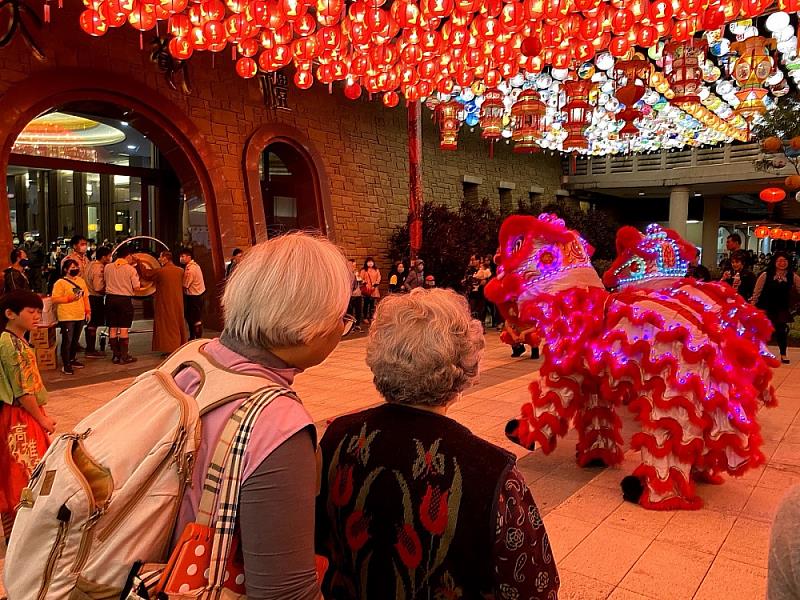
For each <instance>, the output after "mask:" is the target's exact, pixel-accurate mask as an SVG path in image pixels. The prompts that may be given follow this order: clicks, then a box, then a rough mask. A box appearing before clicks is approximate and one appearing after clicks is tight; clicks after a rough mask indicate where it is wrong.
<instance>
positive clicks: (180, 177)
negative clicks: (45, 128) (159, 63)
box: [0, 68, 233, 328]
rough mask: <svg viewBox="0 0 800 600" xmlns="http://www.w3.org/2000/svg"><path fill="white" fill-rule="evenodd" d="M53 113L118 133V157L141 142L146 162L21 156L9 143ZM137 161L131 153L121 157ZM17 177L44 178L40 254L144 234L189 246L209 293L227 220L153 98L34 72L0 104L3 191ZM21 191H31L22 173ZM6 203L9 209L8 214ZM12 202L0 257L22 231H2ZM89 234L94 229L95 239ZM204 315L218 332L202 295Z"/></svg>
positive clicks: (205, 150) (168, 109)
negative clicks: (73, 239)
mask: <svg viewBox="0 0 800 600" xmlns="http://www.w3.org/2000/svg"><path fill="white" fill-rule="evenodd" d="M53 111H58V112H60V113H62V114H64V115H67V117H69V118H74V117H80V118H86V119H88V120H90V121H93V122H94V123H100V124H103V125H105V126H110V127H111V128H112V129H116V130H118V131H122V132H123V133H125V140H124V141H121V142H119V143H121V144H122V146H121V147H120V148H119V149H120V150H122V152H119V153H118V154H124V153H125V150H130V149H128V148H127V146H129V145H130V146H138V145H139V144H140V142H143V143H148V144H151V145H152V147H151V148H150V151H149V154H148V153H145V154H146V155H147V156H144V157H139V159H141V160H139V159H136V160H133V158H131V156H129V157H128V158H127V159H126V160H127V163H126V164H120V160H118V159H119V156H118V157H117V158H114V157H111V159H110V160H106V161H98V160H95V157H94V156H90V155H89V154H86V156H83V155H82V154H81V153H80V152H78V153H72V154H69V153H68V154H66V155H64V156H58V155H57V153H56V155H52V154H53V153H52V152H41V151H39V150H36V149H34V150H33V151H26V150H25V149H24V148H23V149H21V148H20V146H19V145H18V144H17V142H18V138H19V137H20V134H21V133H23V131H24V130H25V128H26V127H27V126H28V125H29V124H30V123H31V122H32V121H34V120H35V119H37V117H41V116H42V115H48V114H51V113H52V112H53ZM129 140H130V141H129ZM23 145H24V144H23ZM29 145H30V144H29ZM34 145H35V144H34ZM137 152H138V150H131V151H130V152H128V154H129V155H131V154H136V153H137ZM48 154H50V155H48ZM137 161H139V162H137ZM26 169H27V170H29V171H31V170H33V171H37V170H38V171H40V172H42V171H50V173H47V174H46V175H42V174H41V173H39V174H38V179H37V185H36V192H37V194H39V196H38V199H39V200H41V202H42V203H41V204H40V205H39V207H40V208H42V210H50V211H51V214H49V215H40V217H41V218H40V222H39V224H37V227H40V225H41V228H42V230H43V231H44V230H46V231H47V236H48V238H47V242H48V244H49V243H52V242H53V241H56V242H58V240H59V238H62V240H63V238H64V237H67V234H69V233H70V232H71V231H73V230H74V233H81V234H83V235H86V237H93V236H92V235H90V234H93V233H96V234H97V238H99V240H103V239H108V240H109V241H112V240H116V238H117V237H127V236H129V235H133V234H134V233H141V234H146V233H148V232H149V233H150V234H151V235H156V236H157V237H161V236H163V237H166V238H168V239H166V240H164V241H167V242H168V243H169V244H170V245H171V246H172V245H177V244H184V243H188V244H189V245H191V246H192V247H193V249H194V250H195V254H196V258H197V260H198V262H199V263H200V264H201V267H202V268H203V272H204V275H205V277H206V284H207V288H208V289H211V290H213V289H215V287H216V282H217V281H219V280H221V279H222V274H223V269H224V261H223V253H222V243H221V235H220V231H231V230H233V227H232V217H231V215H230V214H219V213H218V211H217V206H216V199H217V193H218V192H217V191H222V192H224V190H225V189H226V186H225V185H224V183H223V181H222V180H221V174H220V168H219V166H218V165H217V159H216V158H215V156H214V153H213V152H212V150H211V148H210V147H209V146H208V145H207V144H206V142H205V140H204V138H203V136H202V134H201V133H200V132H199V131H198V129H197V127H196V125H195V124H194V123H193V122H192V121H191V120H190V119H189V118H188V117H187V116H186V115H185V114H184V113H183V112H182V111H181V110H180V109H179V108H178V107H177V106H176V105H174V104H173V103H172V102H171V101H170V100H168V99H167V98H165V97H163V96H161V95H160V94H159V93H158V92H156V91H154V90H152V89H148V88H147V87H145V86H143V85H141V84H139V83H137V82H135V81H132V80H131V79H130V78H124V77H121V76H120V75H116V74H113V73H97V72H91V73H90V72H87V71H86V70H80V69H69V68H59V69H56V70H47V71H41V72H38V73H36V74H34V75H32V76H31V77H29V78H28V79H26V80H23V81H22V82H19V83H17V84H15V85H14V86H12V87H11V88H10V89H9V90H8V91H7V92H6V93H5V94H3V95H2V96H1V97H0V175H2V176H4V177H5V181H6V185H7V186H8V185H9V184H13V185H14V186H15V188H16V187H18V186H19V185H20V181H19V179H16V177H17V175H21V176H22V177H21V180H22V184H23V185H25V183H26V181H25V177H24V176H25V173H24V172H22V171H24V170H26ZM126 169H127V170H126ZM61 171H65V172H67V173H68V174H63V173H60V172H61ZM54 177H55V178H56V179H58V178H59V177H61V181H60V183H59V182H58V181H56V183H55V186H54V188H53V190H54V192H55V194H56V196H57V199H56V200H55V201H53V203H52V204H48V203H49V202H50V199H49V198H48V197H47V195H48V194H49V193H50V192H49V191H48V189H47V186H48V185H50V183H51V182H53V178H54ZM126 178H127V179H126ZM70 179H71V181H70ZM27 181H28V182H30V181H33V178H32V177H31V173H30V172H29V173H28V179H27ZM70 194H72V197H71V198H70V197H69V195H70ZM22 200H23V199H21V202H22ZM11 201H13V202H14V203H15V206H13V207H12V206H10V204H11ZM16 202H17V198H16V197H15V198H11V199H9V198H8V197H7V194H3V195H0V251H2V253H3V254H6V253H7V251H9V250H10V247H11V244H12V241H13V239H14V235H12V233H13V234H16V235H17V237H18V238H19V237H20V236H21V235H22V234H23V231H22V230H20V231H14V232H12V230H11V225H12V219H11V217H12V208H13V210H14V211H15V212H16V213H17V214H21V213H20V207H19V206H17V205H16ZM76 205H77V206H76ZM134 205H135V206H134ZM22 208H23V210H25V209H27V207H25V206H23V207H22ZM51 209H52V210H51ZM37 210H38V208H37ZM104 211H105V215H104V214H103V212H104ZM109 211H111V212H110V214H109ZM118 212H120V213H122V214H117V213H118ZM15 216H16V215H15ZM28 217H29V215H28V214H26V215H25V216H24V219H23V220H26V222H24V223H19V222H18V223H15V225H16V226H17V227H19V226H20V225H22V227H23V229H24V230H25V231H29V230H30V228H31V227H30V221H27V219H28ZM118 217H119V218H118ZM89 225H94V229H95V231H94V232H93V231H90V228H89ZM42 235H44V234H42ZM50 238H52V240H51V239H50ZM207 309H208V312H207V317H208V323H209V326H210V327H212V328H213V327H215V326H219V325H220V320H221V311H219V307H218V305H217V299H216V294H211V295H210V302H208V306H207Z"/></svg>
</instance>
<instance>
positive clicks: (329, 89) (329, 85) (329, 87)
mask: <svg viewBox="0 0 800 600" xmlns="http://www.w3.org/2000/svg"><path fill="white" fill-rule="evenodd" d="M328 93H329V94H332V93H333V83H329V84H328Z"/></svg>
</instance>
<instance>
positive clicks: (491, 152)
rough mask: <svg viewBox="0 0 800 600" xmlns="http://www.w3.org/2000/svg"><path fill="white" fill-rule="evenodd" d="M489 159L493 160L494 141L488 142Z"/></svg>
mask: <svg viewBox="0 0 800 600" xmlns="http://www.w3.org/2000/svg"><path fill="white" fill-rule="evenodd" d="M489 158H490V159H494V140H492V141H490V142H489Z"/></svg>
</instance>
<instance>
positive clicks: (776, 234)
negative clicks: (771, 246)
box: [769, 227, 783, 240]
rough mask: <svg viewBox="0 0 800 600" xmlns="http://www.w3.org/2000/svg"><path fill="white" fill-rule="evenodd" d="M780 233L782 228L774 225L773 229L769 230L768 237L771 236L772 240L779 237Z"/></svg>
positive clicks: (781, 233)
mask: <svg viewBox="0 0 800 600" xmlns="http://www.w3.org/2000/svg"><path fill="white" fill-rule="evenodd" d="M781 235H783V229H781V228H780V227H774V228H773V229H770V230H769V237H771V238H772V239H773V240H779V239H781Z"/></svg>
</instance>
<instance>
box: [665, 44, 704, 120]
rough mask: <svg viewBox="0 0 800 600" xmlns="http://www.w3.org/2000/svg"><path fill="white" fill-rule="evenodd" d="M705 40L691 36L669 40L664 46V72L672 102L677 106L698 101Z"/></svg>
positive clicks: (701, 80)
mask: <svg viewBox="0 0 800 600" xmlns="http://www.w3.org/2000/svg"><path fill="white" fill-rule="evenodd" d="M705 48H706V41H705V40H704V39H703V40H701V39H695V38H692V39H690V40H688V41H686V42H677V41H671V42H667V44H666V46H665V47H664V57H665V59H664V74H665V75H666V76H667V81H669V84H670V87H671V88H672V91H673V92H675V98H673V102H674V103H675V104H676V105H677V106H682V105H684V104H696V103H698V102H700V97H699V96H698V95H697V93H698V91H699V90H700V86H701V85H702V83H703V71H702V69H701V66H702V64H703V62H704V56H703V54H704V52H705Z"/></svg>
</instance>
